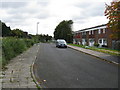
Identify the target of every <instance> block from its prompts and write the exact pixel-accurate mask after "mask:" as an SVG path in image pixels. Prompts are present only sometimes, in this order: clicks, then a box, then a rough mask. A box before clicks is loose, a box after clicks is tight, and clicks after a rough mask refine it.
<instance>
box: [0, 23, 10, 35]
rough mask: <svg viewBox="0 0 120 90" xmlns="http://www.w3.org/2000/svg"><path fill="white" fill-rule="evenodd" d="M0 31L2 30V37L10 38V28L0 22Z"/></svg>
mask: <svg viewBox="0 0 120 90" xmlns="http://www.w3.org/2000/svg"><path fill="white" fill-rule="evenodd" d="M1 24H2V25H0V30H2V37H6V36H10V32H11V29H10V27H8V26H6V24H5V23H3V22H1Z"/></svg>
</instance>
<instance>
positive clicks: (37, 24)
mask: <svg viewBox="0 0 120 90" xmlns="http://www.w3.org/2000/svg"><path fill="white" fill-rule="evenodd" d="M38 24H39V22H37V32H36V35H38Z"/></svg>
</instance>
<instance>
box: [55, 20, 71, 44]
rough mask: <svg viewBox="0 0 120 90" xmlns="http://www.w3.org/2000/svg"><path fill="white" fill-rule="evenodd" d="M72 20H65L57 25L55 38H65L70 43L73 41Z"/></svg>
mask: <svg viewBox="0 0 120 90" xmlns="http://www.w3.org/2000/svg"><path fill="white" fill-rule="evenodd" d="M72 24H73V21H72V20H68V21H67V20H66V21H65V20H63V21H62V22H60V23H59V24H58V26H56V28H55V31H54V38H55V39H56V40H57V39H65V40H66V41H67V42H68V43H72V41H73V35H72Z"/></svg>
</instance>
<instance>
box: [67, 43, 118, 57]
mask: <svg viewBox="0 0 120 90" xmlns="http://www.w3.org/2000/svg"><path fill="white" fill-rule="evenodd" d="M68 45H72V46H77V47H81V48H85V49H90V50H94V51H98V52H103V53H107V54H110V55H115V56H120V51H119V50H113V49H107V48H97V47H89V46H85V45H77V44H68Z"/></svg>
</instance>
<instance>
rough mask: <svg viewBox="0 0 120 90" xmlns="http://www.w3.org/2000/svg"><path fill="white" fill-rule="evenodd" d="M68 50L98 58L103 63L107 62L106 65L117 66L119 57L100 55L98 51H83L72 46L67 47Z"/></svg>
mask: <svg viewBox="0 0 120 90" xmlns="http://www.w3.org/2000/svg"><path fill="white" fill-rule="evenodd" d="M68 47H69V48H72V49H75V50H77V51H80V52H83V53H86V54H89V55H92V56H94V57H97V58H100V59H101V60H103V61H107V62H108V63H113V64H116V65H119V63H120V62H119V58H120V57H119V56H113V55H110V54H106V53H102V52H98V51H93V50H90V49H85V48H81V47H77V46H72V45H68Z"/></svg>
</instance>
